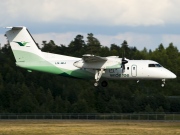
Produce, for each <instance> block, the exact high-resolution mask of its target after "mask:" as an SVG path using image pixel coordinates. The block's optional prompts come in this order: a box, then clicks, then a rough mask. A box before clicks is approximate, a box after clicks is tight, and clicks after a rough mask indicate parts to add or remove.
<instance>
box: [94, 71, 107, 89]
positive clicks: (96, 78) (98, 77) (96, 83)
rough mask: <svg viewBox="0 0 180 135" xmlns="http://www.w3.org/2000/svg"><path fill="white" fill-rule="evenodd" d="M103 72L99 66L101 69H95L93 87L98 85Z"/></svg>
mask: <svg viewBox="0 0 180 135" xmlns="http://www.w3.org/2000/svg"><path fill="white" fill-rule="evenodd" d="M103 73H105V71H104V69H102V68H101V70H96V73H95V80H96V82H95V83H94V86H95V87H97V86H98V82H99V79H100V78H101V76H102V74H103Z"/></svg>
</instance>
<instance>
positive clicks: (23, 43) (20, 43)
mask: <svg viewBox="0 0 180 135" xmlns="http://www.w3.org/2000/svg"><path fill="white" fill-rule="evenodd" d="M14 42H15V43H18V44H19V45H20V46H25V45H26V44H27V43H28V42H16V41H14Z"/></svg>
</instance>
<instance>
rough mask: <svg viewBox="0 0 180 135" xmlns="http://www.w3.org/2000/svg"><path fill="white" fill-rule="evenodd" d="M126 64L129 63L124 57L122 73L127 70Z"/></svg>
mask: <svg viewBox="0 0 180 135" xmlns="http://www.w3.org/2000/svg"><path fill="white" fill-rule="evenodd" d="M126 63H128V61H127V60H125V58H124V57H123V58H122V61H121V64H122V72H124V70H125V64H126Z"/></svg>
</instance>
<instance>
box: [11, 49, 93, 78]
mask: <svg viewBox="0 0 180 135" xmlns="http://www.w3.org/2000/svg"><path fill="white" fill-rule="evenodd" d="M14 53H15V54H18V57H24V56H25V60H24V61H19V62H16V65H17V66H19V67H22V68H26V69H28V70H36V71H41V72H46V73H52V74H59V75H62V76H71V77H76V78H93V77H94V74H93V73H90V72H88V71H84V70H81V69H76V70H69V69H64V68H59V67H57V66H55V65H53V64H52V63H50V62H49V61H47V60H45V59H43V58H42V57H40V56H38V55H36V54H33V53H30V52H24V51H17V50H16V51H14Z"/></svg>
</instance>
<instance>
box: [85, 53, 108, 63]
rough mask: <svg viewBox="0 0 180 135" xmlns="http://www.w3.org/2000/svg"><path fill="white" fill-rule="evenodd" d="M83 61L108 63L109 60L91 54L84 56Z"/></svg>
mask: <svg viewBox="0 0 180 135" xmlns="http://www.w3.org/2000/svg"><path fill="white" fill-rule="evenodd" d="M82 59H83V60H84V61H85V62H87V63H92V62H105V61H107V58H105V57H100V56H95V55H91V54H85V55H83V57H82Z"/></svg>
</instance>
